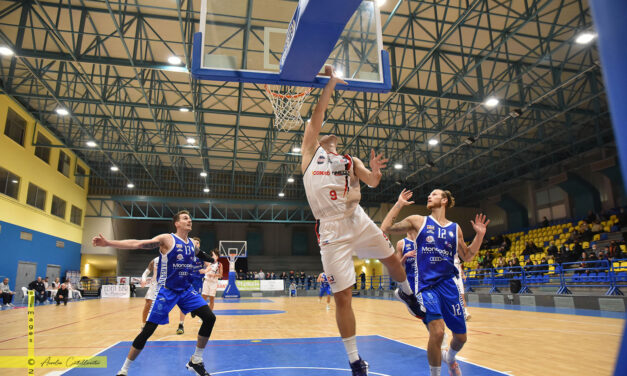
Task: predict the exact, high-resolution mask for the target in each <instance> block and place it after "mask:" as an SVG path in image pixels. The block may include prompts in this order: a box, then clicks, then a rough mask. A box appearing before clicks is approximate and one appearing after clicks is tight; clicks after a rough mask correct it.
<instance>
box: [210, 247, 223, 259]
mask: <svg viewBox="0 0 627 376" xmlns="http://www.w3.org/2000/svg"><path fill="white" fill-rule="evenodd" d="M209 253H210V254H213V253H215V254H216V256H218V257H220V251H219V250H218V248H214V249H212V250H211V251H209ZM216 261H217V260H216Z"/></svg>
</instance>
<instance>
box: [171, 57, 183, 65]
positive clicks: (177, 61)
mask: <svg viewBox="0 0 627 376" xmlns="http://www.w3.org/2000/svg"><path fill="white" fill-rule="evenodd" d="M168 63H170V64H172V65H179V64H181V59H180V58H179V57H178V56H170V57H169V58H168Z"/></svg>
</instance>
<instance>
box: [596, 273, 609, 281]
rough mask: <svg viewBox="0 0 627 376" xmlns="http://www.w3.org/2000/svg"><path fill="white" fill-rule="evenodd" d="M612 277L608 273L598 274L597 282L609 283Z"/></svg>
mask: <svg viewBox="0 0 627 376" xmlns="http://www.w3.org/2000/svg"><path fill="white" fill-rule="evenodd" d="M609 281H610V276H609V275H607V274H606V273H597V282H609Z"/></svg>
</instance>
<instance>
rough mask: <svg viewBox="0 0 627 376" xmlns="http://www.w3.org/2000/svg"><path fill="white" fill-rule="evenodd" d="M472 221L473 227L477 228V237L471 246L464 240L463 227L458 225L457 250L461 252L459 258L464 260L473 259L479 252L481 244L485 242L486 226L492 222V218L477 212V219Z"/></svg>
mask: <svg viewBox="0 0 627 376" xmlns="http://www.w3.org/2000/svg"><path fill="white" fill-rule="evenodd" d="M470 223H472V228H473V229H474V230H475V237H474V239H472V243H470V246H467V245H466V243H465V242H464V234H463V233H462V229H461V227H459V226H457V244H458V247H457V252H458V253H459V258H461V259H462V260H464V261H472V259H473V258H474V257H475V256H476V255H477V253H478V252H479V249H480V248H481V244H482V243H483V237H484V236H485V232H486V228H487V227H488V224H490V220H489V219H488V218H487V217H486V216H485V215H483V214H477V215H476V216H475V220H474V221H470Z"/></svg>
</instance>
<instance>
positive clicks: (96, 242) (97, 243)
mask: <svg viewBox="0 0 627 376" xmlns="http://www.w3.org/2000/svg"><path fill="white" fill-rule="evenodd" d="M91 244H92V245H93V246H94V247H106V246H107V245H108V242H107V239H105V237H104V236H102V234H98V236H95V237H94V238H93V239H92V240H91Z"/></svg>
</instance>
